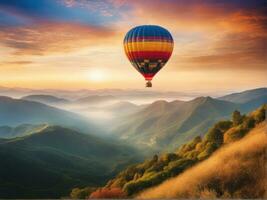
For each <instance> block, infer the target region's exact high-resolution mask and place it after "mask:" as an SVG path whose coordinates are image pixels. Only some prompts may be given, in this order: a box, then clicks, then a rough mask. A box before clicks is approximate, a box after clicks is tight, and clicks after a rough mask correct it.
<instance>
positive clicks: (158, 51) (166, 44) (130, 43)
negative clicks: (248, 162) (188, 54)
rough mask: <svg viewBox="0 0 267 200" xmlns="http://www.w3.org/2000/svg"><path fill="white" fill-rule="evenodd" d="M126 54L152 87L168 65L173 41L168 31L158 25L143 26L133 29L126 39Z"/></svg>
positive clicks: (148, 85) (147, 85) (147, 84)
mask: <svg viewBox="0 0 267 200" xmlns="http://www.w3.org/2000/svg"><path fill="white" fill-rule="evenodd" d="M123 43H124V50H125V53H126V55H127V57H128V59H129V60H130V62H131V63H132V65H133V66H134V68H135V69H136V70H137V71H138V72H140V73H141V74H142V75H143V76H144V78H145V80H146V81H147V83H146V87H152V83H151V81H152V79H153V77H154V76H155V75H156V73H158V72H159V70H161V68H162V67H163V66H164V65H165V64H166V63H167V61H168V60H169V58H170V57H171V54H172V50H173V39H172V36H171V34H170V32H169V31H168V30H166V29H165V28H162V27H160V26H156V25H143V26H137V27H135V28H133V29H131V30H130V31H129V32H128V33H127V34H126V36H125V38H124V42H123Z"/></svg>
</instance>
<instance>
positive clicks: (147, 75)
mask: <svg viewBox="0 0 267 200" xmlns="http://www.w3.org/2000/svg"><path fill="white" fill-rule="evenodd" d="M142 75H143V76H144V77H145V79H146V80H147V81H151V80H152V79H153V77H154V76H155V73H142Z"/></svg>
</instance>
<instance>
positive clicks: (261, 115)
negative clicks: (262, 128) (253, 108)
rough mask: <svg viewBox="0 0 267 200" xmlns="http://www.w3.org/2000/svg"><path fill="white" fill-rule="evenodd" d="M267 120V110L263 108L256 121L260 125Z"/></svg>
mask: <svg viewBox="0 0 267 200" xmlns="http://www.w3.org/2000/svg"><path fill="white" fill-rule="evenodd" d="M265 119H266V109H265V108H264V106H262V107H261V108H260V109H259V111H258V112H257V114H256V116H255V121H256V123H257V124H258V123H260V122H262V121H263V120H265Z"/></svg>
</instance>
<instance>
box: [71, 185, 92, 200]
mask: <svg viewBox="0 0 267 200" xmlns="http://www.w3.org/2000/svg"><path fill="white" fill-rule="evenodd" d="M95 190H96V188H95V187H86V188H82V189H80V188H74V189H72V191H71V193H70V198H72V199H85V198H87V197H88V196H90V194H91V193H92V192H94V191H95Z"/></svg>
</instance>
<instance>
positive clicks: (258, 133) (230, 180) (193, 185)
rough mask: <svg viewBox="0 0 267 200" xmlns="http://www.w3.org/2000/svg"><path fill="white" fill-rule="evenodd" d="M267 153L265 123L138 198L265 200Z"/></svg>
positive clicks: (266, 125) (266, 127)
mask: <svg viewBox="0 0 267 200" xmlns="http://www.w3.org/2000/svg"><path fill="white" fill-rule="evenodd" d="M266 151H267V123H266V122H265V123H262V124H260V125H258V126H257V127H256V128H254V129H253V130H252V131H251V132H250V133H249V134H248V135H247V136H246V137H245V138H243V139H241V140H240V141H237V142H234V143H231V144H229V145H228V146H225V147H223V148H222V149H220V150H219V151H217V152H216V153H215V154H214V155H212V156H211V157H210V158H209V159H207V160H205V161H203V162H201V163H200V164H198V165H197V166H195V167H193V168H191V169H189V170H187V171H185V172H184V173H183V174H181V175H179V176H177V177H176V178H173V179H170V180H168V181H165V182H164V183H162V184H161V185H159V186H156V187H154V188H152V189H149V190H147V191H145V192H143V193H141V194H140V195H139V196H138V198H149V199H153V198H187V197H189V198H199V197H201V198H215V197H226V198H227V197H228V198H229V197H235V198H263V197H265V198H266V193H265V194H264V191H266V183H267V177H266V171H265V163H266ZM264 184H265V188H264Z"/></svg>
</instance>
